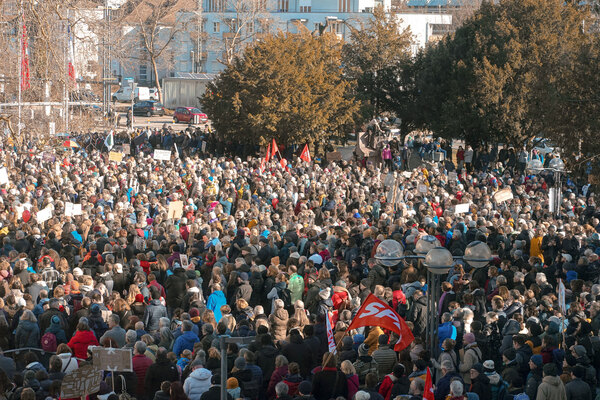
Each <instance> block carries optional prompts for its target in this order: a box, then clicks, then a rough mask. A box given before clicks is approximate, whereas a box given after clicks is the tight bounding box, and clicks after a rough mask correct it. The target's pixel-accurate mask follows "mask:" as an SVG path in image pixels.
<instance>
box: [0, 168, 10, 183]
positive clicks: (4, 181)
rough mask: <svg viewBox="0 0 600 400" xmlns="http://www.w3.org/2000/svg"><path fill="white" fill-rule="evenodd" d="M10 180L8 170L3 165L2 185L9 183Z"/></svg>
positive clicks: (0, 179)
mask: <svg viewBox="0 0 600 400" xmlns="http://www.w3.org/2000/svg"><path fill="white" fill-rule="evenodd" d="M8 182H9V181H8V171H7V170H6V167H2V168H0V185H7V184H8Z"/></svg>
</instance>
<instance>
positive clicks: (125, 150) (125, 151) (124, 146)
mask: <svg viewBox="0 0 600 400" xmlns="http://www.w3.org/2000/svg"><path fill="white" fill-rule="evenodd" d="M121 149H122V150H123V154H131V145H129V144H122V145H121Z"/></svg>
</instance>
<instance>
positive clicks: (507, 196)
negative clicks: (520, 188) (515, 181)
mask: <svg viewBox="0 0 600 400" xmlns="http://www.w3.org/2000/svg"><path fill="white" fill-rule="evenodd" d="M512 198H513V193H512V190H511V189H510V188H506V189H502V190H498V191H497V192H496V193H494V200H496V203H502V202H503V201H508V200H511V199H512Z"/></svg>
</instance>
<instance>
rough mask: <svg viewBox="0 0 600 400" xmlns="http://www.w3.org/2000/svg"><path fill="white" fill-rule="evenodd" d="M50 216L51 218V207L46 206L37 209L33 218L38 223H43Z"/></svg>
mask: <svg viewBox="0 0 600 400" xmlns="http://www.w3.org/2000/svg"><path fill="white" fill-rule="evenodd" d="M50 218H52V209H51V208H50V207H46V208H44V209H43V210H40V211H38V212H37V214H36V215H35V219H36V220H37V222H38V224H41V223H44V222H46V221H48V220H49V219H50Z"/></svg>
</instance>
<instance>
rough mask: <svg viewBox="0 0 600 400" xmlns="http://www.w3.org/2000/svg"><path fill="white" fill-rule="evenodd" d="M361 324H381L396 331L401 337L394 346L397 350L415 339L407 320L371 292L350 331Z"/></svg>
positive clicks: (400, 349) (382, 326) (353, 321)
mask: <svg viewBox="0 0 600 400" xmlns="http://www.w3.org/2000/svg"><path fill="white" fill-rule="evenodd" d="M361 326H379V327H381V328H384V329H388V330H390V331H392V332H396V333H397V334H398V335H399V336H400V339H398V341H397V342H396V344H395V346H394V350H395V351H402V350H403V349H405V348H406V347H408V345H409V344H411V343H412V341H413V340H415V337H414V336H413V334H412V332H411V331H410V328H409V327H408V325H407V324H406V321H404V319H402V317H400V316H399V315H398V314H397V313H396V311H394V309H393V308H392V307H390V306H388V305H387V304H386V303H384V302H383V301H381V300H379V299H378V298H377V297H375V296H374V295H372V294H370V295H369V297H367V299H366V300H365V302H364V303H363V305H362V306H361V307H360V309H359V310H358V312H357V313H356V316H355V317H354V319H353V320H352V323H351V324H350V326H349V327H348V331H350V330H352V329H356V328H360V327H361Z"/></svg>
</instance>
